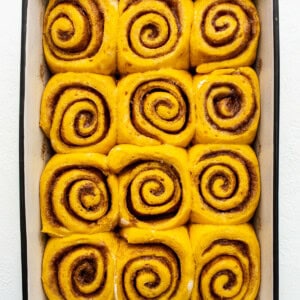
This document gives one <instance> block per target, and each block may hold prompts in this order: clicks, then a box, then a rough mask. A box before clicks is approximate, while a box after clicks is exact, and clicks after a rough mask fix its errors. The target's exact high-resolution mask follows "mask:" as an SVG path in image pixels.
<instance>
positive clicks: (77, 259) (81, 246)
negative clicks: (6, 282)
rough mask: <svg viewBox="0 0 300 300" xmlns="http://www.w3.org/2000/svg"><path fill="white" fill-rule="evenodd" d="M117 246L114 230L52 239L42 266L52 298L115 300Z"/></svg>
mask: <svg viewBox="0 0 300 300" xmlns="http://www.w3.org/2000/svg"><path fill="white" fill-rule="evenodd" d="M117 247H118V242H117V239H116V238H115V236H114V235H113V234H112V233H98V234H91V235H84V234H74V235H72V236H69V237H64V238H51V239H49V241H48V242H47V245H46V248H45V252H44V257H43V265H42V282H43V287H44V291H45V293H46V295H47V297H48V299H49V300H65V299H68V300H75V299H76V300H84V299H107V300H113V299H114V295H113V293H114V289H113V282H114V272H115V259H116V252H117Z"/></svg>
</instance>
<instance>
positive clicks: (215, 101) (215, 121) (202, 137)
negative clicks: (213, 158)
mask: <svg viewBox="0 0 300 300" xmlns="http://www.w3.org/2000/svg"><path fill="white" fill-rule="evenodd" d="M194 97H195V103H196V116H197V120H196V135H195V141H196V142H197V143H232V144H251V143H252V142H253V140H254V138H255V136H256V132H257V127H258V123H259V118H260V90H259V82H258V78H257V75H256V73H255V71H254V70H253V69H251V68H249V67H241V68H238V69H223V70H216V71H214V72H212V73H210V74H206V75H202V76H200V75H198V76H195V77H194Z"/></svg>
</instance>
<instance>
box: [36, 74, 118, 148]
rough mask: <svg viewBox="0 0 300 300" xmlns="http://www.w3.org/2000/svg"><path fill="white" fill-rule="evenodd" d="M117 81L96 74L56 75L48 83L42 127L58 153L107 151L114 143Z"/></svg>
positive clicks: (45, 91)
mask: <svg viewBox="0 0 300 300" xmlns="http://www.w3.org/2000/svg"><path fill="white" fill-rule="evenodd" d="M115 89H116V87H115V83H114V81H113V79H112V78H110V77H106V76H101V75H96V74H78V73H77V74H75V73H64V74H57V75H55V76H54V77H52V78H51V80H50V81H49V82H48V84H47V86H46V89H45V90H44V93H43V98H42V104H41V116H40V126H41V128H42V129H43V130H44V132H45V133H46V134H47V136H48V137H50V140H51V144H52V146H53V148H54V150H55V151H56V152H58V153H70V152H100V153H107V152H108V151H109V150H110V148H111V147H112V146H113V145H114V144H115V140H116V121H115V110H116V104H115Z"/></svg>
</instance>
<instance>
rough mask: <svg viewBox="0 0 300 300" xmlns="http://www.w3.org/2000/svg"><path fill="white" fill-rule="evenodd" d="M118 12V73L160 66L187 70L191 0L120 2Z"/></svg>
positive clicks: (130, 0)
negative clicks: (119, 14)
mask: <svg viewBox="0 0 300 300" xmlns="http://www.w3.org/2000/svg"><path fill="white" fill-rule="evenodd" d="M119 10H120V11H121V16H120V27H119V28H120V31H119V39H118V43H119V44H118V49H119V53H118V55H119V56H118V58H119V61H118V67H119V71H120V72H121V73H132V72H138V71H146V70H151V69H152V70H153V69H158V68H162V67H174V68H178V69H187V68H188V65H189V53H188V52H189V49H188V48H186V45H187V44H188V39H189V33H190V25H191V20H192V2H191V1H188V0H180V1H171V0H167V1H161V0H149V1H137V0H121V1H120V4H119ZM184 44H185V45H184ZM179 57H180V61H178V58H179Z"/></svg>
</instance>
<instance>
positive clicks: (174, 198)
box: [108, 145, 191, 229]
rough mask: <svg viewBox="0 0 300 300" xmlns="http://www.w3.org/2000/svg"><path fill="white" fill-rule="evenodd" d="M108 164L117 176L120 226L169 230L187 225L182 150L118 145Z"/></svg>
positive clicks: (187, 199)
mask: <svg viewBox="0 0 300 300" xmlns="http://www.w3.org/2000/svg"><path fill="white" fill-rule="evenodd" d="M108 164H109V168H110V170H111V171H112V172H114V173H117V174H118V182H119V192H118V198H119V206H120V218H121V219H120V226H122V227H125V226H136V227H140V228H149V229H168V228H173V227H177V226H180V225H182V224H184V223H186V222H187V220H188V218H189V213H190V208H191V194H190V177H189V173H188V168H187V154H186V151H185V150H184V149H180V148H176V147H173V146H170V145H162V146H149V147H138V146H133V145H120V146H116V147H115V148H113V149H112V150H111V152H110V153H109V155H108Z"/></svg>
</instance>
